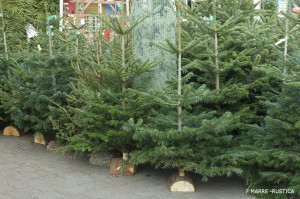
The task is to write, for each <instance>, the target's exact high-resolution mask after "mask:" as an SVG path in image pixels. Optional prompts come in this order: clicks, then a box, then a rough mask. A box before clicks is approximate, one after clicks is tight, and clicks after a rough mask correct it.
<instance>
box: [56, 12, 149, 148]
mask: <svg viewBox="0 0 300 199" xmlns="http://www.w3.org/2000/svg"><path fill="white" fill-rule="evenodd" d="M142 20H143V18H142V19H139V20H137V21H136V22H135V23H133V24H132V25H129V23H128V21H127V19H126V18H125V16H124V13H123V14H122V15H121V17H120V19H117V18H114V17H110V16H108V18H106V17H103V18H101V21H102V26H101V28H102V29H109V30H110V32H111V38H110V39H107V38H106V39H105V38H103V37H102V35H100V36H99V37H98V38H97V40H100V42H99V43H100V44H101V55H100V62H98V61H99V59H97V58H96V57H94V56H90V58H86V59H85V62H84V63H82V62H79V63H78V65H77V66H76V67H75V70H76V73H77V75H78V77H77V78H75V79H74V81H73V82H72V83H71V84H70V86H71V89H72V92H71V93H70V94H69V95H67V97H68V105H67V106H60V105H59V104H57V105H56V106H53V107H52V111H53V113H54V114H53V116H52V122H53V124H54V126H55V128H56V129H57V130H58V131H59V133H58V134H57V137H58V141H60V142H62V143H63V144H64V145H65V147H63V150H73V151H76V152H87V153H95V152H98V151H101V150H110V149H113V150H119V151H120V152H122V153H128V152H130V151H131V150H132V149H133V148H135V143H134V142H133V140H132V134H133V132H134V131H135V129H134V124H135V123H141V122H142V121H143V118H144V119H145V118H146V117H147V115H148V113H147V111H146V110H147V106H148V105H147V103H144V102H142V101H141V100H140V99H139V96H138V94H137V92H135V89H133V87H132V84H133V80H134V79H135V78H137V77H138V76H140V75H141V74H143V73H144V72H150V69H151V68H152V65H153V64H151V63H150V62H149V61H148V62H145V63H144V64H139V63H137V62H136V61H135V60H134V59H133V56H132V43H131V41H132V40H131V33H132V30H133V29H134V28H135V27H136V26H138V25H139V24H140V23H141V21H142Z"/></svg>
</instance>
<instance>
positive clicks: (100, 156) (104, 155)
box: [89, 151, 113, 167]
mask: <svg viewBox="0 0 300 199" xmlns="http://www.w3.org/2000/svg"><path fill="white" fill-rule="evenodd" d="M112 158H113V155H112V154H111V153H109V152H106V151H103V152H98V153H96V154H92V155H91V156H90V158H89V163H90V164H91V165H97V166H106V167H108V166H109V164H110V162H111V159H112Z"/></svg>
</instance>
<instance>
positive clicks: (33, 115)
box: [0, 0, 300, 198]
mask: <svg viewBox="0 0 300 199" xmlns="http://www.w3.org/2000/svg"><path fill="white" fill-rule="evenodd" d="M14 2H15V3H13V1H1V5H2V7H3V13H4V15H3V16H4V17H2V18H0V20H2V21H1V23H2V22H3V24H4V28H3V29H2V30H1V31H2V32H3V33H4V32H5V33H6V35H7V44H8V55H9V56H8V58H9V59H6V58H5V56H4V54H5V53H4V46H3V45H1V47H0V51H1V55H0V70H1V77H0V81H1V86H0V102H1V103H0V116H1V117H4V119H5V120H6V121H7V122H10V123H13V124H14V125H16V126H17V127H18V128H20V129H22V130H24V131H25V132H28V133H30V132H33V133H37V132H40V133H43V134H45V135H49V137H52V139H54V138H56V140H57V142H60V143H61V144H63V148H62V149H63V150H72V151H76V152H87V153H96V152H98V151H102V150H112V149H113V150H119V151H120V152H130V159H129V161H130V162H132V163H135V164H151V165H153V166H155V167H157V168H179V169H183V170H184V171H189V172H195V173H197V174H200V175H201V176H202V180H205V181H206V180H208V179H209V178H210V177H213V176H218V175H228V176H230V175H232V174H237V175H240V176H241V177H242V178H244V179H245V181H246V182H247V185H248V186H249V188H257V189H292V190H293V193H287V194H286V193H281V194H275V195H273V194H271V193H270V194H258V195H257V197H260V198H293V197H296V195H297V194H298V195H299V194H300V187H299V184H300V180H299V179H300V166H299V165H300V156H299V154H300V143H299V139H300V133H299V132H300V131H299V128H300V127H299V116H298V115H299V113H300V110H299V97H300V96H299V88H300V84H299V67H300V66H299V62H300V57H299V52H300V49H299V47H298V46H299V45H300V43H299V36H300V35H299V14H296V13H292V12H290V11H288V12H287V13H286V14H284V13H282V14H283V15H282V16H281V17H280V16H278V15H277V14H276V13H275V10H276V7H277V1H273V0H264V1H262V6H261V7H262V9H261V10H256V9H255V6H254V5H253V2H252V0H222V1H221V0H220V1H219V0H207V1H199V2H197V3H194V4H193V7H192V8H188V7H185V6H183V4H181V6H180V4H178V2H177V4H176V5H175V6H176V8H177V11H176V12H174V10H172V9H173V5H171V4H170V1H167V0H164V1H156V0H155V1H154V0H153V1H147V3H146V1H135V2H134V4H133V6H134V9H133V11H134V12H133V16H132V19H127V18H126V17H125V16H124V12H123V11H124V10H122V9H121V8H122V7H120V10H121V17H119V18H115V17H99V21H101V23H102V24H101V26H100V27H99V30H97V31H98V33H101V32H103V31H104V30H106V31H107V30H109V31H110V33H111V35H110V38H107V37H106V36H107V35H106V36H105V34H104V35H102V34H95V35H94V37H93V38H92V39H90V40H88V41H87V40H86V39H85V37H84V36H83V35H82V34H78V31H79V32H80V31H81V30H80V27H76V26H74V25H72V24H70V27H72V28H73V29H72V30H69V31H64V32H59V31H58V30H57V29H58V28H57V27H58V21H57V20H52V21H47V16H48V15H53V14H57V9H58V7H57V4H56V3H55V1H52V0H51V1H35V0H30V1H23V0H17V1H14ZM163 3H164V4H163ZM290 3H291V4H290V7H289V8H292V7H294V6H296V5H298V6H300V2H299V0H294V1H292V2H290ZM138 6H140V7H141V9H140V10H139V9H136V8H137V7H138ZM143 9H144V10H145V11H143ZM36 10H39V12H35V11H36ZM17 19H20V20H17ZM153 22H155V23H153ZM28 23H30V24H32V25H33V26H34V27H35V28H36V29H37V31H38V32H39V35H38V37H35V38H33V39H31V40H30V41H29V40H27V39H26V34H25V30H24V26H25V25H26V24H28ZM49 23H53V25H54V26H53V29H51V31H52V32H54V35H49V32H47V31H49V30H50V29H49V26H48V25H49ZM166 23H167V24H169V25H168V26H166V27H164V25H165V24H166ZM175 31H176V33H175ZM287 32H288V40H287V42H286V41H285V40H284V39H283V38H285V37H286V36H287V35H286V33H287ZM3 35H4V34H3ZM278 41H282V42H278ZM1 42H2V43H3V38H2V37H1ZM1 42H0V43H1ZM38 45H39V46H40V47H41V49H39V48H37V46H38ZM176 73H177V75H176Z"/></svg>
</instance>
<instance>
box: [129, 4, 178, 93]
mask: <svg viewBox="0 0 300 199" xmlns="http://www.w3.org/2000/svg"><path fill="white" fill-rule="evenodd" d="M143 17H147V18H146V19H145V20H144V21H143V22H142V23H141V24H140V25H139V26H138V27H137V28H135V29H134V31H133V56H134V58H135V59H136V60H137V61H139V62H140V63H141V64H143V63H145V62H147V61H148V60H150V61H157V60H160V63H158V64H157V65H156V67H155V69H154V70H153V71H151V72H148V73H145V74H143V75H142V76H141V77H140V78H137V79H136V80H135V87H144V89H151V88H160V87H166V83H167V81H170V80H171V79H172V78H175V77H176V56H175V54H172V53H170V52H167V51H164V50H162V49H160V48H159V47H157V46H156V45H155V43H161V42H165V40H169V41H170V42H172V43H175V40H176V38H175V37H176V34H175V31H176V21H175V11H174V6H173V2H172V0H163V1H161V0H151V1H139V0H134V1H133V2H132V13H131V20H132V21H133V22H134V21H137V20H139V19H141V18H143Z"/></svg>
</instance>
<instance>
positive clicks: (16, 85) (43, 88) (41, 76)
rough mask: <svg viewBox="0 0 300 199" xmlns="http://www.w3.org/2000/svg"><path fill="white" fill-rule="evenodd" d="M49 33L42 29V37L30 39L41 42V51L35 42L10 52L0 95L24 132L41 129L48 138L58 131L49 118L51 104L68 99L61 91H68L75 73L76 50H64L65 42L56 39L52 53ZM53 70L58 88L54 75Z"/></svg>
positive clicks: (10, 115) (2, 105)
mask: <svg viewBox="0 0 300 199" xmlns="http://www.w3.org/2000/svg"><path fill="white" fill-rule="evenodd" d="M43 36H44V37H43ZM48 36H49V35H43V34H42V33H41V32H40V35H39V37H40V38H36V39H33V40H32V41H31V43H32V44H40V46H41V48H42V50H41V51H39V50H38V49H37V47H36V45H33V47H32V48H31V47H30V46H28V47H27V48H26V49H24V50H23V51H22V53H14V54H12V55H11V57H10V65H9V70H8V69H7V68H6V71H7V72H8V75H7V76H2V77H1V82H2V83H3V84H2V85H1V88H0V92H1V98H0V99H1V108H2V109H3V110H4V111H5V113H6V115H8V116H9V120H10V121H11V122H12V123H13V124H14V125H16V126H17V127H18V128H20V129H21V130H23V131H24V132H25V133H30V132H33V133H42V134H44V135H45V136H47V137H48V139H53V138H54V137H55V132H54V131H53V128H52V125H51V122H50V121H49V119H48V117H49V115H50V111H49V109H48V106H49V105H50V104H51V101H54V102H56V103H64V102H65V97H64V96H63V95H62V92H68V91H69V88H68V87H67V84H68V82H69V81H70V79H69V78H70V77H72V76H73V75H74V73H73V72H72V70H71V62H72V60H74V54H73V53H70V51H64V50H65V47H64V45H57V46H55V45H56V44H57V43H56V42H52V43H53V45H54V46H55V48H54V49H55V50H54V51H55V52H54V53H53V54H52V56H51V57H50V55H49V52H48V49H49V48H50V47H49V46H48V44H49V43H48ZM63 37H64V36H63V35H60V34H59V33H57V35H56V38H60V40H62V39H63ZM56 41H57V40H56ZM47 47H48V48H47ZM58 49H60V50H58ZM56 50H57V51H56ZM54 71H55V80H56V83H55V87H56V89H54V85H53V79H52V78H53V72H54Z"/></svg>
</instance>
